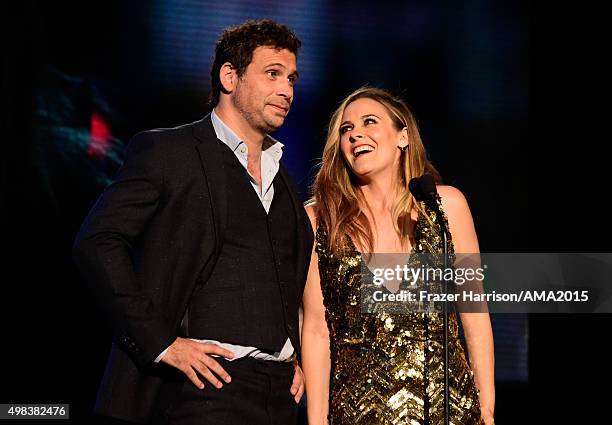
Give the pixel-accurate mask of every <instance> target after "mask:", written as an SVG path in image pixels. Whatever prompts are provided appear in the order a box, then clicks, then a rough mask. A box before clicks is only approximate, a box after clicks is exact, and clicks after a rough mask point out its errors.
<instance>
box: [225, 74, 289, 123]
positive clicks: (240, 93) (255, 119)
mask: <svg viewBox="0 0 612 425" xmlns="http://www.w3.org/2000/svg"><path fill="white" fill-rule="evenodd" d="M244 84H245V83H242V85H244ZM244 92H245V90H242V89H240V85H239V86H237V87H236V90H235V94H234V96H232V103H233V105H234V107H235V108H236V110H238V112H239V113H240V114H241V115H242V116H243V117H244V119H245V120H246V121H247V122H248V123H249V125H250V126H251V127H252V128H254V129H256V130H257V131H259V132H261V133H263V134H269V133H272V132H274V131H276V130H278V129H279V128H280V127H281V126H282V125H283V123H284V122H285V120H284V119H282V120H281V123H280V124H279V125H276V124H274V123H272V122H269V121H268V120H267V119H266V115H265V113H264V108H265V107H266V105H265V104H264V103H262V105H261V110H259V111H258V110H253V109H252V107H253V105H252V103H249V99H248V96H247V94H246V93H244Z"/></svg>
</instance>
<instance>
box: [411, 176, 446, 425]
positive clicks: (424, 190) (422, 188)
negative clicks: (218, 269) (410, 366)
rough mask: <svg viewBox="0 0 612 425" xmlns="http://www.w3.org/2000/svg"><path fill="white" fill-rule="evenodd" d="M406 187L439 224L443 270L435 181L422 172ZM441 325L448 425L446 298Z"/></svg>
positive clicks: (441, 219)
mask: <svg viewBox="0 0 612 425" xmlns="http://www.w3.org/2000/svg"><path fill="white" fill-rule="evenodd" d="M408 189H409V190H410V193H412V196H414V199H416V200H417V201H419V202H421V201H424V202H425V204H426V205H427V206H428V207H429V208H431V209H432V210H433V211H434V212H435V214H436V220H437V222H438V225H439V226H440V233H441V236H442V241H443V247H442V250H443V255H444V270H446V269H447V268H448V236H449V234H448V229H447V228H446V223H445V222H444V217H443V216H442V211H441V210H440V206H439V205H438V202H437V194H438V190H437V189H436V182H435V180H434V178H433V177H432V176H431V175H430V174H423V175H422V176H421V177H415V178H413V179H410V182H409V183H408ZM432 254H433V253H432ZM444 288H445V291H448V283H447V282H446V278H444ZM443 307H444V310H443V327H444V338H443V346H444V363H443V364H444V424H445V425H448V424H449V422H450V395H449V370H448V369H449V365H450V363H449V352H448V300H447V299H445V300H444V304H443Z"/></svg>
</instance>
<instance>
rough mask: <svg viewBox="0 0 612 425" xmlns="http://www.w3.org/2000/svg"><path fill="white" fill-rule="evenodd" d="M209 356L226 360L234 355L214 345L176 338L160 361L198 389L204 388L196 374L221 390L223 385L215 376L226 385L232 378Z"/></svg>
mask: <svg viewBox="0 0 612 425" xmlns="http://www.w3.org/2000/svg"><path fill="white" fill-rule="evenodd" d="M211 354H216V355H219V356H222V357H225V358H228V359H231V358H232V357H234V353H232V352H231V351H228V350H226V349H225V348H222V347H219V346H218V345H216V344H209V343H202V342H196V341H192V340H190V339H187V338H181V337H178V338H176V340H175V341H174V342H173V343H172V345H171V346H170V347H168V351H167V352H166V354H165V355H164V357H162V358H161V361H162V362H164V363H166V364H169V365H170V366H173V367H175V368H177V369H179V370H180V371H182V372H183V373H184V374H185V375H186V376H187V377H188V378H189V379H190V380H191V382H193V384H194V385H195V386H196V387H198V388H199V389H202V388H204V383H202V381H201V380H200V378H199V376H198V374H199V375H200V376H203V377H204V378H206V380H207V381H208V382H210V383H211V384H213V385H214V386H215V387H217V388H221V387H222V386H223V384H222V383H221V381H220V380H219V379H217V376H218V377H219V378H221V379H222V380H223V381H225V382H228V383H229V382H231V380H232V378H231V377H230V376H229V374H228V373H227V372H226V371H225V370H223V368H222V367H221V365H219V363H217V361H216V360H215V359H214V358H213V357H211V356H210V355H211ZM196 372H197V373H196ZM213 372H214V374H213ZM215 374H216V376H215Z"/></svg>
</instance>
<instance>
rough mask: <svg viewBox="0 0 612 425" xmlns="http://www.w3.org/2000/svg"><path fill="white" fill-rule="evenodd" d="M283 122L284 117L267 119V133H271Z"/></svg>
mask: <svg viewBox="0 0 612 425" xmlns="http://www.w3.org/2000/svg"><path fill="white" fill-rule="evenodd" d="M284 123H285V118H280V117H278V118H275V119H267V120H266V126H267V127H268V131H267V132H268V133H272V132H274V131H276V130H278V129H279V128H281V127H282V126H283V124H284Z"/></svg>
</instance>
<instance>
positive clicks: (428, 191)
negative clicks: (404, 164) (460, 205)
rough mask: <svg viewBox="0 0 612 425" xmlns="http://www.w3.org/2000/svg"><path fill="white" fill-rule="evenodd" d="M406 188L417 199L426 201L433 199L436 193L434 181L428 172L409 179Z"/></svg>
mask: <svg viewBox="0 0 612 425" xmlns="http://www.w3.org/2000/svg"><path fill="white" fill-rule="evenodd" d="M408 189H410V193H412V196H414V199H416V200H417V201H419V202H420V201H427V200H430V199H433V197H434V195H435V194H436V193H437V190H436V181H435V180H434V178H433V176H431V175H430V174H423V175H422V176H421V177H415V178H413V179H410V182H409V183H408Z"/></svg>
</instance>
